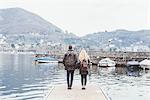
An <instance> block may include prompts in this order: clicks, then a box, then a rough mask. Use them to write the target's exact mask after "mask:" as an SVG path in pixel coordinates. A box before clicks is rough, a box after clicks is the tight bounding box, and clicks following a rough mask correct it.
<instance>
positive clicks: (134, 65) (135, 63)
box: [126, 60, 140, 71]
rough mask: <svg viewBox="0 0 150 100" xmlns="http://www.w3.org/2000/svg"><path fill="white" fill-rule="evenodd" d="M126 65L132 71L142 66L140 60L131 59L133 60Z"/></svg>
mask: <svg viewBox="0 0 150 100" xmlns="http://www.w3.org/2000/svg"><path fill="white" fill-rule="evenodd" d="M126 67H127V69H128V70H130V71H135V70H138V69H139V68H140V64H139V62H138V61H135V60H131V61H128V62H127V64H126Z"/></svg>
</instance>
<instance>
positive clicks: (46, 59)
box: [34, 56, 58, 63]
mask: <svg viewBox="0 0 150 100" xmlns="http://www.w3.org/2000/svg"><path fill="white" fill-rule="evenodd" d="M34 61H36V62H38V63H58V60H57V59H55V58H52V57H49V56H48V57H38V58H35V59H34Z"/></svg>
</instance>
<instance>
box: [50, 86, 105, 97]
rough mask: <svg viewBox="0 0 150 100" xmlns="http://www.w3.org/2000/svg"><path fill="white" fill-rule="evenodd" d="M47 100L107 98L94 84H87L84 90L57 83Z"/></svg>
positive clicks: (79, 87)
mask: <svg viewBox="0 0 150 100" xmlns="http://www.w3.org/2000/svg"><path fill="white" fill-rule="evenodd" d="M47 100H107V99H106V97H105V95H104V94H103V92H102V90H101V89H100V88H98V87H96V86H95V85H88V86H87V87H86V89H85V90H82V89H81V86H80V85H74V86H73V87H72V89H71V90H68V89H67V87H66V85H58V86H55V87H54V88H53V90H52V91H51V92H50V94H49V96H48V99H47Z"/></svg>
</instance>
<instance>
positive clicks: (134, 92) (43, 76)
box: [0, 54, 150, 100]
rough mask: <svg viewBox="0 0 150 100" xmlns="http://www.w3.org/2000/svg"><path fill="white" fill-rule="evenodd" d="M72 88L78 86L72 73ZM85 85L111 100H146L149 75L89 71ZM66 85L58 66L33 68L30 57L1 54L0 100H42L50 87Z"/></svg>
mask: <svg viewBox="0 0 150 100" xmlns="http://www.w3.org/2000/svg"><path fill="white" fill-rule="evenodd" d="M74 79H75V80H74V84H80V75H79V73H78V71H77V70H76V72H75V77H74ZM88 83H94V84H96V85H98V86H99V87H101V89H102V90H103V91H104V92H105V94H107V95H108V97H109V98H110V99H111V100H149V98H150V72H149V71H136V72H129V71H127V70H126V69H125V68H97V67H96V66H93V67H92V70H91V75H90V76H89V77H88ZM56 84H66V71H65V70H64V69H63V65H61V64H53V65H50V64H34V63H33V56H32V55H11V54H0V100H42V99H44V97H45V96H46V95H47V94H48V92H49V91H50V89H52V86H53V85H56Z"/></svg>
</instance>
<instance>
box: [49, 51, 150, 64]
mask: <svg viewBox="0 0 150 100" xmlns="http://www.w3.org/2000/svg"><path fill="white" fill-rule="evenodd" d="M87 53H88V54H89V56H90V58H91V62H92V64H95V65H97V64H98V62H99V61H100V60H101V59H103V58H107V57H108V58H110V59H112V60H114V61H115V62H116V64H117V65H118V66H122V65H125V64H126V62H127V61H129V60H131V59H135V60H137V61H142V60H144V59H150V52H106V51H87ZM64 54H65V52H64V51H50V52H49V54H48V55H50V56H53V57H55V58H57V59H59V62H62V59H63V55H64Z"/></svg>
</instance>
